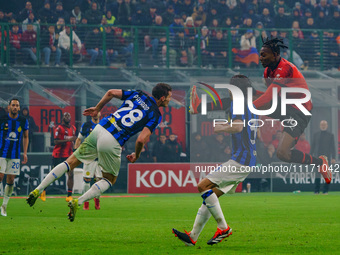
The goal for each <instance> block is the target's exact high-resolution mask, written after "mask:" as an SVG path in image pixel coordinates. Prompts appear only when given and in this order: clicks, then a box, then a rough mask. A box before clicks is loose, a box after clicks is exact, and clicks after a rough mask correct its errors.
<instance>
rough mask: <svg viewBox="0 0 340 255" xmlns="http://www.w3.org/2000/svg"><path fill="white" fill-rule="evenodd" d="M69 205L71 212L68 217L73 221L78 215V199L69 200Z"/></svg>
mask: <svg viewBox="0 0 340 255" xmlns="http://www.w3.org/2000/svg"><path fill="white" fill-rule="evenodd" d="M68 207H70V212H69V213H68V219H69V220H70V221H71V222H72V221H74V219H75V217H76V213H77V210H78V207H79V205H78V199H72V200H71V201H70V202H68Z"/></svg>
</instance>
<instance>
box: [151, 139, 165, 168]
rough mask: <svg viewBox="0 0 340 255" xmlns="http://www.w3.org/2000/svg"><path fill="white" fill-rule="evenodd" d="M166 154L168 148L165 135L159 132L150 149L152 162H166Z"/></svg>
mask: <svg viewBox="0 0 340 255" xmlns="http://www.w3.org/2000/svg"><path fill="white" fill-rule="evenodd" d="M167 155H168V150H167V146H166V135H164V134H161V135H159V139H158V141H156V142H155V144H154V146H153V149H152V158H153V162H168V160H167V159H168V157H167Z"/></svg>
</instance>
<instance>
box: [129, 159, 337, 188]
mask: <svg viewBox="0 0 340 255" xmlns="http://www.w3.org/2000/svg"><path fill="white" fill-rule="evenodd" d="M217 166H218V164H212V163H209V164H206V163H171V164H170V163H164V164H161V163H159V164H158V163H144V164H129V165H128V193H196V192H197V184H198V183H199V181H200V180H202V179H203V178H204V177H205V176H206V175H207V174H208V173H209V172H210V171H214V170H215V168H216V167H217ZM301 166H302V167H301ZM332 169H333V173H332V174H333V179H332V182H331V184H330V191H340V169H339V164H334V165H333V167H332ZM222 171H234V170H233V169H222ZM242 171H250V174H249V175H248V178H247V179H246V180H245V181H246V182H250V183H252V181H253V180H256V179H257V180H263V179H267V180H268V181H270V179H272V191H274V192H292V191H294V190H301V191H313V190H314V187H315V180H316V178H320V177H321V176H320V174H319V173H318V172H317V169H316V168H314V169H312V168H311V167H308V168H306V167H305V165H298V164H285V163H282V164H276V163H275V164H271V165H269V166H264V165H261V166H260V165H257V166H255V167H254V168H252V169H247V168H244V169H242ZM323 183H324V179H323V178H322V177H321V184H323ZM238 188H239V189H240V188H241V187H238ZM239 189H238V190H237V191H240V190H239Z"/></svg>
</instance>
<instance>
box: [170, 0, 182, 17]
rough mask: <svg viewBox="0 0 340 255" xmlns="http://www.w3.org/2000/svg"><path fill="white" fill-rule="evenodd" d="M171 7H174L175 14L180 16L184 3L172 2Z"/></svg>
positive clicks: (172, 0)
mask: <svg viewBox="0 0 340 255" xmlns="http://www.w3.org/2000/svg"><path fill="white" fill-rule="evenodd" d="M169 5H172V7H174V9H175V14H177V15H179V14H181V13H182V2H181V1H180V0H170V1H169Z"/></svg>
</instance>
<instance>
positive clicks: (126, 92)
mask: <svg viewBox="0 0 340 255" xmlns="http://www.w3.org/2000/svg"><path fill="white" fill-rule="evenodd" d="M135 92H136V90H124V89H122V100H126V99H128V98H129V97H130V96H131V95H132V94H133V93H135Z"/></svg>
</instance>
